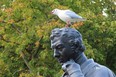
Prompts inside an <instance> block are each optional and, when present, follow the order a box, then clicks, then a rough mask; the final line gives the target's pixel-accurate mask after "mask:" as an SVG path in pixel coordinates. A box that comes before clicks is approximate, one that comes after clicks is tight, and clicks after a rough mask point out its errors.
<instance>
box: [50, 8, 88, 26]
mask: <svg viewBox="0 0 116 77" xmlns="http://www.w3.org/2000/svg"><path fill="white" fill-rule="evenodd" d="M51 13H52V14H54V15H57V16H58V17H59V18H60V19H61V20H62V21H64V22H66V27H69V25H71V24H72V23H75V22H80V21H85V20H86V19H85V18H82V17H81V16H79V15H78V14H76V13H75V12H73V11H71V10H60V9H54V10H52V12H51Z"/></svg>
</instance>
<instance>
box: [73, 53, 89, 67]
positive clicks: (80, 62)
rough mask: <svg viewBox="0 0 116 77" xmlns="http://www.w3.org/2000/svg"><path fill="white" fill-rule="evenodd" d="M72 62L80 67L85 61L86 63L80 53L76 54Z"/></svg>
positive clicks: (83, 55)
mask: <svg viewBox="0 0 116 77" xmlns="http://www.w3.org/2000/svg"><path fill="white" fill-rule="evenodd" d="M74 61H75V62H76V63H78V64H79V65H82V64H83V63H84V62H85V61H87V57H86V56H85V54H84V53H83V52H82V53H81V54H77V55H76V57H75V59H74Z"/></svg>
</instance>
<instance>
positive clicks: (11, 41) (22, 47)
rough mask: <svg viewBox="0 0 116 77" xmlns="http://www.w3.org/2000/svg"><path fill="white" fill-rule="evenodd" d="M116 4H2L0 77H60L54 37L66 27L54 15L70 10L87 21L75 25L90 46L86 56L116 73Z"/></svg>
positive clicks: (46, 0) (65, 0)
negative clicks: (51, 35) (58, 10)
mask: <svg viewBox="0 0 116 77" xmlns="http://www.w3.org/2000/svg"><path fill="white" fill-rule="evenodd" d="M115 7H116V2H114V1H113V0H112V1H111V0H1V1H0V77H60V76H61V75H62V73H63V71H62V70H61V66H60V64H59V63H58V62H57V61H56V60H55V59H54V58H53V50H52V49H51V47H50V38H49V36H50V33H51V30H52V29H54V28H61V27H64V25H65V23H64V22H62V21H61V20H59V18H58V17H56V16H54V15H51V14H50V12H51V11H52V10H53V9H55V8H59V9H70V10H73V11H75V12H76V13H78V14H79V15H81V16H82V17H84V18H86V19H87V21H85V22H83V23H81V26H78V23H76V24H74V25H73V26H72V28H75V29H77V30H79V31H80V32H81V33H82V36H83V42H84V44H85V46H86V51H85V54H86V55H87V56H88V57H89V58H94V60H95V61H96V62H98V63H100V64H103V65H105V66H107V67H109V68H110V69H111V70H113V71H114V72H115V73H116V56H115V55H116V9H115Z"/></svg>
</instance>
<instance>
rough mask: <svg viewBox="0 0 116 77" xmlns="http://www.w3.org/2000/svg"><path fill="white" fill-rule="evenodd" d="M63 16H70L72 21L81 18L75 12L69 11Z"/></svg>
mask: <svg viewBox="0 0 116 77" xmlns="http://www.w3.org/2000/svg"><path fill="white" fill-rule="evenodd" d="M65 14H66V15H68V16H70V17H71V18H72V19H75V18H82V17H81V16H79V15H78V14H76V13H75V12H73V11H71V10H65Z"/></svg>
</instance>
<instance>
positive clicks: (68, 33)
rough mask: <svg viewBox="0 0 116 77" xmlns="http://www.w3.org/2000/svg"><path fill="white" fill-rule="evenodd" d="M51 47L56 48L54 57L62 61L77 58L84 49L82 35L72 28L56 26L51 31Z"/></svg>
mask: <svg viewBox="0 0 116 77" xmlns="http://www.w3.org/2000/svg"><path fill="white" fill-rule="evenodd" d="M50 38H51V48H52V49H53V50H54V57H55V58H57V59H58V61H59V62H60V63H64V62H66V61H68V60H70V59H75V58H76V57H77V56H79V55H80V54H81V53H82V52H83V51H84V50H85V47H84V46H83V44H82V35H81V34H80V32H79V31H77V30H75V29H72V28H55V29H53V30H52V33H51V36H50Z"/></svg>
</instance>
